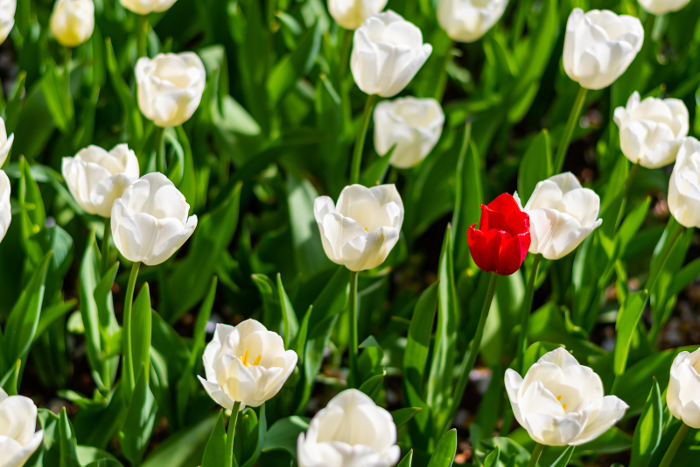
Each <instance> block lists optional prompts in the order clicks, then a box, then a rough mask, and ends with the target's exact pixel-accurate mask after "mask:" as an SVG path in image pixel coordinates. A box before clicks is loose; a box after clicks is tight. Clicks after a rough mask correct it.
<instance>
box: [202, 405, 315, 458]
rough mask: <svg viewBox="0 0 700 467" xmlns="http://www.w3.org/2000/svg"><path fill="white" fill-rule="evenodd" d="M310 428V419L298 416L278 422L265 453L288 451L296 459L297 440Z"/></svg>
mask: <svg viewBox="0 0 700 467" xmlns="http://www.w3.org/2000/svg"><path fill="white" fill-rule="evenodd" d="M308 427H309V419H308V418H304V417H299V416H297V415H292V416H291V417H287V418H282V419H280V420H277V421H276V422H275V423H274V424H273V425H272V426H271V427H270V429H269V430H268V432H267V436H265V443H264V445H263V449H262V450H263V452H269V451H275V450H280V449H281V450H285V451H287V452H288V453H289V454H291V456H292V458H294V459H296V458H297V439H298V438H299V435H300V434H301V433H303V432H305V431H306V429H307V428H308ZM202 467H204V466H202ZM217 467H218V466H217Z"/></svg>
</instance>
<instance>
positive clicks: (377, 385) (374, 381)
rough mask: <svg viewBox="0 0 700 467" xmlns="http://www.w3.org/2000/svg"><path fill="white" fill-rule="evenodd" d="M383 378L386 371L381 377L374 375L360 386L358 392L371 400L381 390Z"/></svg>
mask: <svg viewBox="0 0 700 467" xmlns="http://www.w3.org/2000/svg"><path fill="white" fill-rule="evenodd" d="M384 376H386V371H385V372H384V373H382V374H381V375H374V376H372V377H371V378H370V379H368V380H367V381H365V382H364V383H362V385H361V386H360V391H362V392H364V393H365V394H367V395H368V396H369V397H371V398H372V399H374V398H376V397H377V396H378V395H379V391H380V390H381V389H382V385H383V384H384Z"/></svg>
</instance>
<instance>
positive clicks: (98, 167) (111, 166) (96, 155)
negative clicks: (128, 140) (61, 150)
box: [62, 144, 139, 217]
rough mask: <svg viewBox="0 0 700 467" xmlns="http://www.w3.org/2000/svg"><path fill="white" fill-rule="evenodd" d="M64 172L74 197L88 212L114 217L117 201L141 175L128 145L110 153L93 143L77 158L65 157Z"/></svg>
mask: <svg viewBox="0 0 700 467" xmlns="http://www.w3.org/2000/svg"><path fill="white" fill-rule="evenodd" d="M62 172H63V178H65V179H66V183H67V184H68V189H69V190H70V192H71V194H72V195H73V198H75V201H77V203H78V204H79V205H80V207H81V208H83V209H84V210H85V212H87V213H89V214H97V215H99V216H102V217H110V216H111V215H112V205H113V204H114V201H115V200H116V199H117V198H121V196H122V195H123V194H124V190H126V187H128V186H129V185H131V184H132V183H134V182H135V181H136V180H137V179H138V178H139V161H138V159H137V158H136V154H134V151H132V150H130V149H129V147H128V146H127V145H126V144H120V145H118V146H116V147H115V148H114V149H112V150H111V151H109V152H107V151H105V150H104V149H102V148H100V147H97V146H89V147H87V148H85V149H83V150H81V151H80V152H79V153H78V154H77V155H76V156H75V157H64V158H63V164H62Z"/></svg>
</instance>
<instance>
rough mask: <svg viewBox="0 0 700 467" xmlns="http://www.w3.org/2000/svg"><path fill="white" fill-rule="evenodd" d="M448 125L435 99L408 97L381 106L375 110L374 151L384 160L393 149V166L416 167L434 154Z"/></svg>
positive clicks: (385, 102)
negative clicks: (383, 157)
mask: <svg viewBox="0 0 700 467" xmlns="http://www.w3.org/2000/svg"><path fill="white" fill-rule="evenodd" d="M444 123H445V114H444V113H443V112H442V107H440V103H439V102H438V101H436V100H435V99H416V98H415V97H405V98H401V99H396V100H395V101H393V102H389V101H384V102H381V103H380V104H379V105H378V106H377V108H376V109H375V110H374V147H375V149H376V150H377V153H379V155H380V156H385V155H386V154H387V153H388V152H389V151H390V150H391V148H392V147H393V148H394V151H393V152H392V153H391V160H390V161H389V162H390V163H391V165H393V166H394V167H398V168H401V169H407V168H409V167H413V166H414V165H417V164H419V163H420V162H421V161H422V160H423V159H425V157H426V156H427V155H428V154H430V151H432V150H433V148H434V147H435V145H436V144H437V142H438V140H439V139H440V135H441V134H442V125H443V124H444Z"/></svg>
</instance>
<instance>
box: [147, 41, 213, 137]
mask: <svg viewBox="0 0 700 467" xmlns="http://www.w3.org/2000/svg"><path fill="white" fill-rule="evenodd" d="M206 80H207V73H206V71H205V69H204V64H203V63H202V60H201V59H200V58H199V56H197V54H195V53H192V52H185V53H181V54H160V55H158V56H156V57H155V58H154V59H152V60H151V59H149V58H148V57H142V58H140V59H139V61H138V62H137V63H136V82H137V84H138V100H139V107H140V108H141V112H142V113H143V114H144V115H145V116H146V118H148V119H149V120H152V121H153V122H154V123H155V124H156V125H158V126H159V127H162V128H166V127H170V126H177V125H182V124H183V123H185V122H186V121H187V120H189V119H190V118H191V117H192V114H194V112H195V110H197V107H199V103H200V101H201V100H202V93H203V92H204V86H205V85H206Z"/></svg>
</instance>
